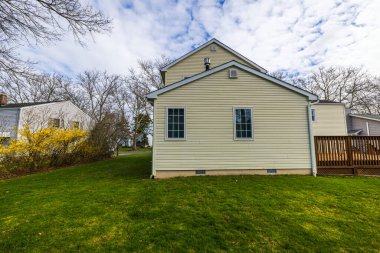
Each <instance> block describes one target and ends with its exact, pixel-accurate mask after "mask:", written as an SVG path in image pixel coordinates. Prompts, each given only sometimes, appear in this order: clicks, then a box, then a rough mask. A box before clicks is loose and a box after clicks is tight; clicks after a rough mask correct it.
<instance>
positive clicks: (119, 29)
mask: <svg viewBox="0 0 380 253" xmlns="http://www.w3.org/2000/svg"><path fill="white" fill-rule="evenodd" d="M89 3H91V4H93V5H95V6H96V7H97V8H99V9H101V10H102V11H104V12H105V13H106V14H107V15H108V16H110V17H111V18H112V19H113V31H112V33H110V34H100V35H99V34H96V35H94V36H93V37H88V39H87V46H86V47H81V46H80V45H78V44H77V43H75V42H74V40H73V39H72V37H71V36H69V35H67V36H65V38H64V39H63V40H62V41H59V42H56V43H55V44H53V45H49V46H44V47H38V48H24V49H23V51H22V55H23V56H24V57H26V58H29V59H31V60H33V61H38V62H39V65H38V66H39V68H40V69H41V70H42V71H45V72H51V71H56V72H60V73H64V74H67V75H70V76H73V75H76V74H77V73H79V72H81V71H84V70H88V69H100V70H108V71H109V72H111V73H118V74H124V73H127V70H128V68H130V67H135V66H136V62H137V60H138V59H151V58H154V57H159V56H161V55H167V56H169V57H172V58H176V57H178V56H180V55H182V54H184V53H186V52H188V51H190V50H191V49H193V48H194V47H196V46H198V45H200V44H202V43H204V42H205V41H207V40H209V39H210V38H213V37H215V38H217V39H219V40H220V41H222V42H223V43H225V44H227V45H229V46H230V47H232V48H233V49H235V50H237V51H238V52H240V53H241V54H243V55H245V56H247V57H248V58H250V59H251V60H253V61H254V62H256V63H258V64H259V65H261V66H263V67H264V68H266V69H268V70H269V71H276V70H286V71H289V72H290V73H308V72H310V71H311V70H313V69H315V68H317V67H318V66H320V65H354V66H363V67H364V68H366V69H368V70H369V71H370V72H372V73H373V74H377V75H380V60H379V58H380V46H379V44H380V18H379V17H378V16H379V14H378V13H377V12H378V10H380V1H376V0H368V1H359V0H347V1H338V0H336V1H333V0H307V1H306V0H305V1H304V0H285V1H280V0H265V1H260V0H257V1H248V0H230V1H229V0H225V1H223V0H214V1H209V0H202V1H191V0H176V1H175V0H151V1H143V0H137V1H135V0H89Z"/></svg>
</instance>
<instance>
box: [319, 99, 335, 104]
mask: <svg viewBox="0 0 380 253" xmlns="http://www.w3.org/2000/svg"><path fill="white" fill-rule="evenodd" d="M318 103H319V104H341V103H339V102H335V101H332V100H323V99H321V100H319V101H318Z"/></svg>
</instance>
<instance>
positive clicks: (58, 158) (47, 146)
mask: <svg viewBox="0 0 380 253" xmlns="http://www.w3.org/2000/svg"><path fill="white" fill-rule="evenodd" d="M19 134H20V136H21V138H19V139H14V140H11V141H10V143H9V145H8V146H0V174H3V176H4V174H5V175H7V174H17V173H20V172H21V173H27V172H32V171H35V170H40V169H44V168H50V167H57V166H64V165H71V164H76V163H81V162H88V161H94V160H99V159H102V158H104V157H106V156H107V154H105V153H104V152H103V151H102V150H101V149H99V148H98V147H97V146H93V145H92V143H93V141H92V140H91V138H89V136H90V135H89V133H88V132H87V131H84V130H80V129H61V128H56V127H49V128H45V129H41V130H39V131H36V132H33V131H31V129H30V128H29V127H25V128H24V129H22V130H21V131H20V132H19Z"/></svg>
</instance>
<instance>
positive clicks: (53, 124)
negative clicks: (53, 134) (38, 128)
mask: <svg viewBox="0 0 380 253" xmlns="http://www.w3.org/2000/svg"><path fill="white" fill-rule="evenodd" d="M56 123H58V124H56ZM48 124H49V127H55V128H61V127H62V120H61V119H60V118H50V119H49V122H48Z"/></svg>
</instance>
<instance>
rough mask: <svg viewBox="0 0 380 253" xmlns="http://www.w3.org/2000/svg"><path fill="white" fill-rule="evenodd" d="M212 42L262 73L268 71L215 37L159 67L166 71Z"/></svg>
mask: <svg viewBox="0 0 380 253" xmlns="http://www.w3.org/2000/svg"><path fill="white" fill-rule="evenodd" d="M212 43H215V44H217V45H218V46H220V47H222V48H224V49H225V50H227V51H228V52H230V53H232V54H234V55H236V56H238V57H239V58H241V59H243V60H245V61H246V62H248V63H249V64H251V65H252V66H254V67H256V68H257V69H259V70H260V71H261V72H264V73H267V72H268V71H267V70H266V69H264V68H263V67H261V66H259V65H258V64H256V63H254V62H253V61H251V60H250V59H248V58H247V57H245V56H244V55H242V54H239V53H238V52H236V51H235V50H233V49H232V48H230V47H229V46H227V45H225V44H223V43H222V42H220V41H219V40H217V39H215V38H214V39H212V40H209V41H207V42H206V43H204V44H203V45H201V46H199V47H197V48H196V49H194V50H193V51H190V52H189V53H187V54H185V55H183V56H181V57H180V58H178V59H177V60H175V61H173V62H171V63H169V64H168V65H166V66H165V67H163V68H162V69H161V71H167V70H168V69H169V68H170V67H172V66H174V65H175V64H177V63H178V62H180V61H182V60H183V59H185V58H187V57H189V56H191V55H193V54H195V53H196V52H198V51H200V50H202V49H203V48H205V47H207V46H209V45H211V44H212Z"/></svg>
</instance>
